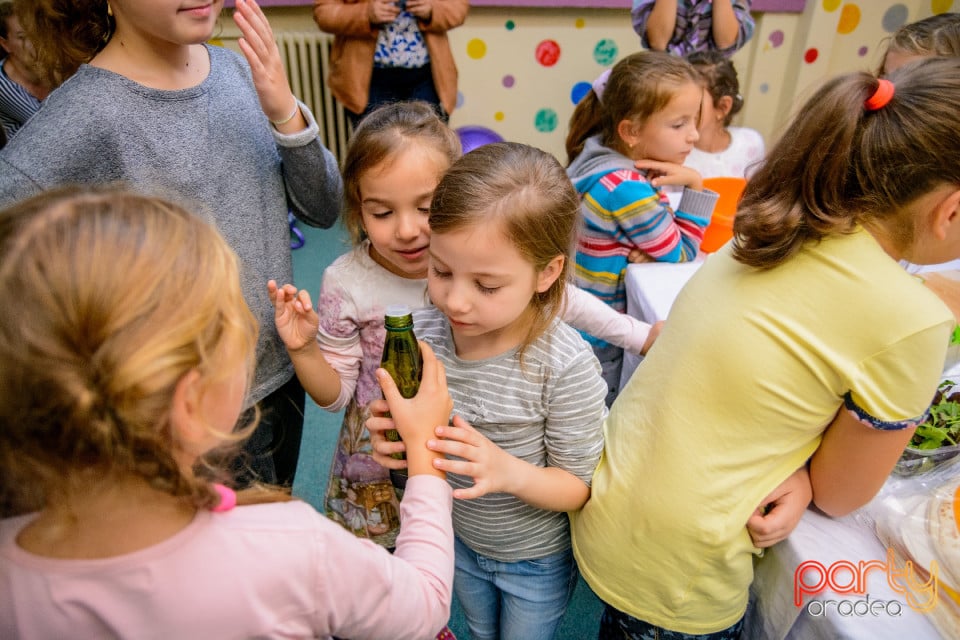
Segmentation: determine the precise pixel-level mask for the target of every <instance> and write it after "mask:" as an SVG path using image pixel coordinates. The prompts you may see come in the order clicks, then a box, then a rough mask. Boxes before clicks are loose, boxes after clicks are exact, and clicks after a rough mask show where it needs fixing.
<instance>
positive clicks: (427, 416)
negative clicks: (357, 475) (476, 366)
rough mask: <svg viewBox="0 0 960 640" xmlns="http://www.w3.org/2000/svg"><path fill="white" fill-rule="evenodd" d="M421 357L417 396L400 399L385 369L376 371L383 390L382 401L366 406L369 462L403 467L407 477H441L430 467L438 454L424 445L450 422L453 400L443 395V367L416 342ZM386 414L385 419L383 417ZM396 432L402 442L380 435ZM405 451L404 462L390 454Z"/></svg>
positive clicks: (440, 471) (444, 378)
mask: <svg viewBox="0 0 960 640" xmlns="http://www.w3.org/2000/svg"><path fill="white" fill-rule="evenodd" d="M420 353H421V355H422V357H423V375H422V377H421V379H420V388H419V389H418V390H417V395H415V396H414V397H412V398H404V397H403V396H402V395H400V391H399V390H398V389H397V385H396V383H395V382H394V381H393V378H391V377H390V374H389V373H387V371H386V369H382V368H381V369H377V380H378V381H379V382H380V388H381V389H383V396H384V399H383V400H374V401H373V402H371V403H370V412H371V414H372V417H370V418H368V419H367V422H366V427H367V429H368V430H369V431H370V438H371V442H372V443H373V449H374V453H373V458H374V460H376V461H377V462H379V463H380V464H381V465H383V466H384V467H387V468H388V469H390V468H392V469H402V468H404V467H407V469H408V470H409V475H411V476H413V475H417V474H427V473H429V474H432V475H437V476H444V475H445V474H444V471H443V470H441V469H440V468H439V467H438V466H437V465H435V464H434V460H435V459H438V458H440V457H441V454H439V453H436V452H434V451H431V450H430V449H428V448H427V441H428V440H431V439H432V438H434V437H435V433H436V432H437V431H438V426H439V425H445V424H447V422H448V421H449V420H450V412H451V411H453V400H452V399H451V398H450V393H449V392H448V391H447V375H446V371H445V369H444V367H443V363H442V362H440V361H439V360H437V357H436V356H435V355H434V353H433V349H431V348H430V346H429V345H428V344H427V343H425V342H420ZM387 413H389V417H388V416H387V415H386V414H387ZM388 429H396V430H397V431H399V432H400V437H401V438H402V439H403V441H402V442H391V441H389V440H387V439H386V437H385V436H384V432H385V431H387V430H388ZM402 451H405V452H406V454H407V459H406V460H397V459H395V458H392V457H391V456H390V454H392V453H399V452H402Z"/></svg>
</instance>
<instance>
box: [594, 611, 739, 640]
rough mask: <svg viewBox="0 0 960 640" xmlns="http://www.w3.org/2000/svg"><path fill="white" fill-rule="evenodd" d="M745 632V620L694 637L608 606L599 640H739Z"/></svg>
mask: <svg viewBox="0 0 960 640" xmlns="http://www.w3.org/2000/svg"><path fill="white" fill-rule="evenodd" d="M742 630H743V618H741V619H740V621H739V622H737V623H736V624H734V625H733V626H732V627H729V628H727V629H724V630H723V631H716V632H714V633H705V634H702V635H693V634H689V633H681V632H679V631H670V630H669V629H664V628H663V627H656V626H654V625H652V624H650V623H648V622H644V621H643V620H638V619H637V618H634V617H633V616H631V615H629V614H626V613H624V612H623V611H620V610H619V609H614V608H613V607H611V606H610V605H607V606H606V607H605V608H604V610H603V617H602V618H600V634H599V635H598V636H597V640H737V639H738V638H739V637H740V632H741V631H742Z"/></svg>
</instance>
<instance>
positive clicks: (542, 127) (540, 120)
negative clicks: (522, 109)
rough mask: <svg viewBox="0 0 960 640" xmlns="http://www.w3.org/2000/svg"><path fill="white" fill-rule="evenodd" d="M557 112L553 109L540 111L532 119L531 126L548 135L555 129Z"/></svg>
mask: <svg viewBox="0 0 960 640" xmlns="http://www.w3.org/2000/svg"><path fill="white" fill-rule="evenodd" d="M557 120H558V118H557V112H556V111H554V110H553V109H549V108H548V109H540V110H539V111H537V114H536V115H535V116H534V118H533V126H534V127H535V128H536V130H537V131H539V132H540V133H550V132H551V131H553V130H554V129H556V128H557Z"/></svg>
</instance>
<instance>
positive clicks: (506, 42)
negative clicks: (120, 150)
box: [222, 0, 960, 159]
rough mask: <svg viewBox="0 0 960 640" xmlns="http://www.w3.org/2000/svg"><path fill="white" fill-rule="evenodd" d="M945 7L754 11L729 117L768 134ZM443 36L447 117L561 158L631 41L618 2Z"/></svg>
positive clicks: (473, 21) (830, 5)
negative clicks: (580, 104)
mask: <svg viewBox="0 0 960 640" xmlns="http://www.w3.org/2000/svg"><path fill="white" fill-rule="evenodd" d="M944 11H960V0H899V1H895V0H857V1H846V0H808V2H807V7H806V9H805V10H804V12H803V13H764V14H755V17H756V22H757V27H756V31H755V32H754V36H753V38H752V40H751V41H750V42H749V43H748V44H747V46H746V47H744V49H742V50H741V51H739V52H738V53H737V54H736V55H735V56H734V62H735V64H736V66H737V70H738V72H739V74H740V83H741V93H742V94H743V96H744V101H745V104H744V109H743V111H742V112H741V114H740V116H739V117H738V118H737V119H736V120H735V124H740V125H744V126H749V127H753V128H755V129H757V130H759V131H760V132H761V133H762V134H763V135H764V137H765V138H766V139H767V141H768V143H769V142H771V141H772V139H773V138H774V137H775V136H776V135H777V134H778V131H779V128H780V127H782V126H783V124H784V123H785V122H786V120H787V118H788V117H789V114H790V111H791V109H793V108H794V106H795V105H796V104H797V102H798V100H800V99H802V98H803V97H804V96H805V95H807V93H808V92H809V91H810V89H811V88H812V87H814V86H816V85H817V84H819V83H820V82H822V81H823V80H824V79H825V78H827V77H829V76H831V75H833V74H836V73H841V72H845V71H852V70H860V69H865V70H873V69H875V68H876V67H877V64H878V61H879V59H880V56H881V53H882V42H883V40H884V38H886V37H887V36H889V34H890V31H892V30H893V29H895V28H896V27H897V26H899V25H900V24H903V23H904V22H911V21H913V20H918V19H920V18H924V17H927V16H929V15H932V14H933V13H942V12H944ZM266 12H267V14H268V16H269V17H270V20H271V24H272V26H273V29H274V31H275V32H280V31H314V30H316V26H315V25H314V23H313V21H312V18H311V13H310V10H309V8H302V7H301V8H284V9H267V10H266ZM235 37H236V29H235V28H234V27H233V23H232V21H231V20H230V19H229V18H224V20H223V32H222V38H223V40H224V41H225V42H226V43H227V44H228V45H231V46H232V45H234V44H235V43H233V42H231V40H232V39H234V38H235ZM450 40H451V43H452V45H453V50H454V56H455V57H456V60H457V65H458V67H459V69H460V96H459V101H458V102H459V106H458V109H457V110H456V111H455V112H454V114H453V116H452V118H451V124H452V125H453V126H454V127H460V126H464V125H480V126H483V127H487V128H489V129H492V130H494V131H496V132H497V133H498V134H499V135H500V136H502V137H503V138H505V139H508V140H515V141H519V142H525V143H528V144H532V145H536V146H538V147H541V148H543V149H546V150H548V151H550V152H552V153H554V154H555V155H557V157H559V158H561V159H564V152H563V140H564V136H565V134H566V126H567V121H568V120H569V117H570V114H571V113H572V111H573V106H574V105H573V101H572V99H571V94H572V93H573V92H574V91H575V87H576V86H577V85H578V83H589V82H590V81H592V80H593V79H594V78H595V77H596V76H597V75H599V74H600V72H601V71H603V69H605V68H607V67H609V66H611V64H612V63H613V62H615V60H616V59H619V58H620V57H622V56H624V55H626V54H629V53H632V52H634V51H637V50H639V48H640V43H639V39H638V37H637V36H636V34H635V33H634V32H633V29H632V28H631V25H630V15H629V11H628V10H627V9H569V8H558V9H529V8H494V7H473V8H472V9H471V10H470V15H469V16H468V18H467V21H466V23H465V24H464V25H463V26H462V27H460V28H458V29H455V30H453V31H451V32H450ZM545 41H553V42H554V43H556V45H557V47H556V48H554V50H555V51H559V57H558V58H557V59H556V62H555V64H552V65H545V64H543V63H542V60H543V59H542V58H541V59H540V60H538V55H537V52H538V46H539V45H541V43H543V42H545ZM545 46H546V48H547V49H548V50H549V49H551V48H553V46H552V45H549V44H548V45H545ZM814 51H815V52H816V57H815V59H813V60H812V61H808V60H811V59H812V58H813V52H814ZM581 86H582V85H581Z"/></svg>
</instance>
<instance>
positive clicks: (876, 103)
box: [863, 78, 893, 111]
mask: <svg viewBox="0 0 960 640" xmlns="http://www.w3.org/2000/svg"><path fill="white" fill-rule="evenodd" d="M891 98H893V83H892V82H890V81H889V80H887V79H885V78H880V79H879V80H877V90H876V91H874V92H873V95H872V96H870V97H869V98H867V99H866V100H864V102H863V106H864V107H865V108H866V110H867V111H876V110H877V109H882V108H883V107H885V106H887V104H888V103H889V102H890V99H891Z"/></svg>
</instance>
